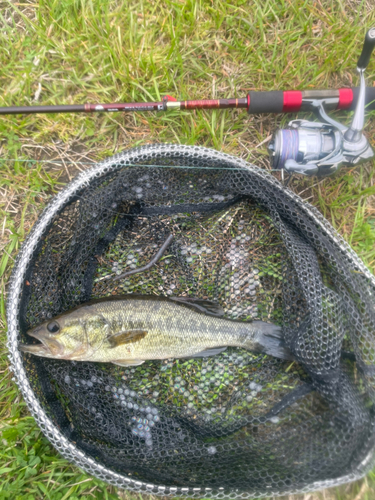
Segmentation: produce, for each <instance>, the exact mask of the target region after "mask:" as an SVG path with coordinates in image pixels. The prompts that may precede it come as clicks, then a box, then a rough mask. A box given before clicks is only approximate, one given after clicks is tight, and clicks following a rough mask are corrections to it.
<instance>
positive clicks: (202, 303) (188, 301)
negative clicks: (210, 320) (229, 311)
mask: <svg viewBox="0 0 375 500" xmlns="http://www.w3.org/2000/svg"><path fill="white" fill-rule="evenodd" d="M170 300H173V301H175V302H179V303H180V304H183V305H185V306H190V307H191V308H193V309H196V310H198V311H200V312H204V313H205V314H209V315H210V316H219V317H220V316H223V315H224V309H223V308H222V307H221V306H220V305H219V304H217V303H216V302H212V301H211V300H206V299H194V298H192V297H170Z"/></svg>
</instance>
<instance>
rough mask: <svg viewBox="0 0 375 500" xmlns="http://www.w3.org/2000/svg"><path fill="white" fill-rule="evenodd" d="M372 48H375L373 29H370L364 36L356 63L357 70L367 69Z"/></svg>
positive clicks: (374, 29) (374, 30) (374, 31)
mask: <svg viewBox="0 0 375 500" xmlns="http://www.w3.org/2000/svg"><path fill="white" fill-rule="evenodd" d="M374 47H375V28H371V29H369V30H368V32H367V33H366V36H365V41H364V43H363V48H362V53H361V55H360V56H359V59H358V63H357V68H358V70H365V69H366V68H367V66H368V63H369V62H370V57H371V54H372V51H373V49H374Z"/></svg>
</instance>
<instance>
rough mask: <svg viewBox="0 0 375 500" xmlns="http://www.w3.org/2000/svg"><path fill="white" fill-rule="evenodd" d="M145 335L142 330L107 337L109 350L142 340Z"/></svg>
mask: <svg viewBox="0 0 375 500" xmlns="http://www.w3.org/2000/svg"><path fill="white" fill-rule="evenodd" d="M146 335H147V332H146V331H144V330H129V331H124V332H118V333H116V334H115V335H111V336H110V337H108V339H107V340H108V342H109V343H110V345H111V348H114V347H118V346H119V345H124V344H132V343H133V342H138V341H139V340H142V339H143V338H145V337H146Z"/></svg>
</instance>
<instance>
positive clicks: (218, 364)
mask: <svg viewBox="0 0 375 500" xmlns="http://www.w3.org/2000/svg"><path fill="white" fill-rule="evenodd" d="M169 234H173V235H174V239H173V242H172V244H171V245H170V246H169V247H168V249H167V250H166V252H165V254H164V255H163V257H162V259H161V260H159V261H158V262H157V263H156V264H155V265H153V266H152V267H150V268H149V269H146V270H145V271H143V272H139V273H135V274H132V275H129V276H127V277H125V278H121V279H118V280H115V279H114V278H116V277H118V276H119V275H121V274H122V273H124V272H125V271H130V270H137V268H141V267H143V266H145V265H147V264H148V263H149V262H150V260H151V259H152V258H153V256H154V255H155V253H156V252H157V250H158V249H159V248H160V246H161V245H162V244H163V243H164V242H165V240H166V238H167V237H168V235H169ZM374 292H375V285H374V280H373V278H372V276H371V275H370V274H369V272H368V271H367V270H366V269H365V268H364V266H363V265H362V263H361V262H360V261H359V259H358V258H357V257H356V255H355V254H354V253H353V252H352V251H351V250H350V249H349V247H347V246H346V244H345V243H344V242H343V241H342V240H341V238H340V237H339V236H338V235H337V234H336V233H335V232H334V230H333V229H332V228H331V227H330V226H329V224H328V223H326V222H325V221H324V220H322V218H321V217H320V216H319V215H318V214H317V213H316V212H315V211H314V210H313V209H312V208H311V207H310V206H308V205H307V204H304V203H303V202H302V201H301V200H300V199H299V198H298V197H296V196H295V195H293V194H292V193H291V192H290V191H288V190H285V189H283V188H282V187H281V186H280V184H279V183H278V182H277V181H276V180H275V179H273V178H272V177H271V176H270V175H267V174H266V173H265V172H262V171H260V170H259V169H256V168H255V167H252V166H251V165H248V164H246V163H245V162H243V161H240V160H238V159H235V158H232V157H230V156H228V155H223V154H220V153H216V152H212V151H210V150H207V149H204V148H196V147H194V148H189V147H173V146H152V147H144V148H139V149H136V150H131V151H130V152H128V153H125V154H123V155H119V156H116V157H113V158H111V159H109V160H107V162H104V163H103V164H101V165H99V166H97V167H96V168H94V169H91V170H90V171H88V172H85V173H84V174H81V176H79V178H78V179H77V180H76V181H74V182H73V183H72V184H71V185H69V186H68V187H67V188H66V189H65V190H64V191H63V192H62V193H60V194H59V195H58V197H57V198H55V199H54V201H52V203H51V204H50V206H49V207H48V208H47V210H46V211H45V212H44V213H43V214H42V216H41V218H40V222H39V225H38V224H37V226H36V227H35V228H34V231H33V232H32V234H31V235H30V236H29V239H28V240H27V242H26V243H25V245H24V248H23V250H22V251H21V253H20V255H19V257H18V260H17V263H16V266H15V271H14V273H13V282H12V289H11V292H10V301H9V305H8V318H9V325H10V328H9V332H10V333H9V335H10V350H11V360H12V363H13V366H14V369H15V370H17V374H18V380H19V383H20V387H21V389H22V391H23V393H24V395H25V397H26V400H27V402H28V404H29V407H30V409H31V411H32V412H33V414H34V415H35V416H36V418H37V420H38V421H39V423H40V425H41V427H42V429H43V430H44V432H45V433H46V435H47V436H48V437H49V438H50V440H51V442H53V443H54V444H55V446H57V448H58V449H59V450H60V451H61V452H62V453H63V454H64V455H65V456H67V457H68V458H69V459H71V460H73V461H75V462H76V463H77V464H78V465H80V466H81V467H83V468H85V469H86V470H87V471H89V472H90V473H93V474H95V475H97V476H99V477H102V478H104V479H106V480H107V481H109V482H112V483H113V484H117V485H118V486H125V487H128V488H133V489H137V488H138V489H141V490H142V489H143V490H147V491H151V492H153V493H162V494H171V493H176V492H177V493H178V494H181V493H185V494H188V495H189V496H194V495H195V496H196V495H198V496H205V495H208V496H210V497H212V496H216V497H231V498H235V497H239V496H241V497H243V498H250V497H252V498H255V497H259V496H267V495H270V494H274V495H276V494H284V493H288V492H297V491H307V490H311V489H316V488H318V487H323V486H327V485H331V484H338V483H340V482H343V481H348V480H352V479H355V478H356V477H360V476H361V475H363V474H364V473H365V472H366V471H367V470H368V468H369V467H370V466H371V465H372V464H373V459H372V455H373V447H374V436H375V432H374V427H373V423H374V412H373V403H374V375H375V371H374V332H375V307H374V305H375V298H374V297H375V294H374ZM135 293H136V294H143V295H162V296H166V297H173V296H178V297H181V296H187V297H194V298H200V299H208V300H211V301H213V302H216V303H218V304H220V305H221V306H222V308H223V309H224V317H225V318H230V319H233V320H236V321H239V322H240V321H247V322H248V321H252V320H262V321H267V322H273V323H276V324H278V325H282V327H283V335H284V338H285V342H286V343H287V345H288V346H289V348H290V349H291V350H292V352H293V353H294V356H295V361H283V360H280V359H276V358H273V357H272V356H267V355H264V354H254V353H252V352H250V351H247V350H244V349H240V348H227V349H226V350H225V351H223V352H221V353H220V354H217V355H216V356H211V357H206V358H192V359H166V360H162V361H147V362H145V363H144V364H142V365H141V366H138V367H129V368H126V367H120V366H116V365H113V364H108V363H89V362H75V361H60V360H53V359H46V358H38V357H36V356H33V355H29V354H25V355H23V356H21V355H20V353H19V351H18V342H19V340H20V339H21V340H22V341H24V342H30V338H28V337H27V335H26V330H27V329H28V328H30V327H33V326H35V325H37V324H39V323H41V322H42V321H45V320H46V319H48V318H53V317H54V316H56V315H57V314H60V313H62V312H65V311H68V310H70V309H71V308H72V307H74V306H77V305H79V304H81V303H84V302H86V301H88V300H90V299H92V298H104V297H108V296H111V295H122V294H135ZM17 304H18V305H17ZM13 327H14V336H13V337H12V331H13V330H12V328H13ZM64 443H65V444H64ZM67 443H69V445H67ZM103 471H105V472H103ZM147 485H148V486H147Z"/></svg>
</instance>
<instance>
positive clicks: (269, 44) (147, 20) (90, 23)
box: [0, 0, 375, 500]
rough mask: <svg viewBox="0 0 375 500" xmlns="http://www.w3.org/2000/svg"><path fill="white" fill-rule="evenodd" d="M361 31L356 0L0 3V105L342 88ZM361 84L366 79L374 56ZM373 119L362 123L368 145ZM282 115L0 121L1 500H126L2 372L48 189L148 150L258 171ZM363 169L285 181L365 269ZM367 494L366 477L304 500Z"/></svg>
mask: <svg viewBox="0 0 375 500" xmlns="http://www.w3.org/2000/svg"><path fill="white" fill-rule="evenodd" d="M374 24H375V12H374V9H373V2H372V1H371V0H368V1H365V0H358V1H357V0H350V1H349V0H346V1H344V0H335V1H333V0H332V1H327V0H320V1H318V2H312V1H310V0H293V1H289V0H278V1H270V0H268V1H267V0H246V1H243V0H235V1H233V2H223V1H217V2H211V1H208V0H207V1H199V0H198V1H193V0H191V1H170V0H166V1H158V0H154V1H150V0H147V1H139V0H137V1H135V0H130V1H128V2H120V1H113V0H112V1H109V0H91V1H89V0H87V1H85V0H39V2H37V1H36V2H35V3H30V2H28V1H26V0H25V1H23V2H10V1H3V2H0V28H1V29H0V64H1V69H0V88H1V95H0V106H9V105H28V104H38V103H39V104H59V103H66V104H70V103H84V102H92V103H94V102H113V101H130V100H139V101H145V100H154V99H160V96H162V95H163V94H171V95H175V96H176V97H181V98H210V97H232V96H233V97H237V96H238V97H242V96H244V95H245V94H246V92H247V91H249V90H251V89H256V90H271V89H273V90H275V89H288V88H294V89H298V88H300V89H303V88H338V87H340V86H345V85H346V86H350V85H357V84H358V80H357V76H356V72H355V66H356V61H357V58H358V56H359V54H360V51H361V45H362V40H363V37H364V34H365V31H366V29H368V28H369V27H370V26H373V25H374ZM367 82H368V85H370V86H373V85H375V61H374V58H373V59H372V61H371V63H370V66H369V68H368V71H367ZM38 94H39V97H38ZM35 96H37V97H38V101H35V102H34V101H33V100H34V98H35ZM374 116H375V115H374V113H371V114H370V115H369V117H368V121H367V126H366V131H367V135H368V137H369V138H371V137H372V136H373V133H374V131H375V120H374ZM303 117H308V115H306V116H303ZM336 118H337V119H340V120H344V119H346V120H348V119H349V116H348V114H345V113H336ZM289 119H290V118H289V117H278V116H263V117H258V116H256V117H255V116H248V115H246V113H245V112H238V111H213V112H193V113H191V112H182V113H179V112H170V113H168V114H160V115H151V114H146V113H145V114H137V115H135V114H128V115H124V114H106V115H104V114H101V115H79V114H77V115H74V114H72V115H44V116H43V115H39V116H38V115H34V116H31V115H30V116H4V117H1V119H0V140H1V143H0V197H1V198H0V199H1V203H0V219H1V220H0V251H1V260H0V286H1V290H2V295H1V300H0V312H1V325H0V327H1V328H2V330H1V345H2V353H1V356H0V372H1V373H0V419H1V420H0V428H1V430H2V436H1V444H0V462H1V467H0V475H1V486H0V499H2V498H11V499H17V500H26V499H29V498H30V499H31V498H33V499H34V498H36V499H42V498H43V499H44V498H47V499H51V500H65V499H67V498H69V499H70V500H72V499H75V498H109V499H114V498H119V495H121V496H120V498H132V499H133V498H135V496H134V495H131V494H122V493H118V492H117V491H116V490H115V489H114V488H112V487H109V486H108V485H106V484H105V483H103V482H101V481H99V480H96V479H93V478H90V477H89V476H87V475H85V474H83V473H82V472H80V471H79V470H78V469H77V468H76V467H73V466H71V465H70V464H69V463H68V462H66V461H65V460H63V459H62V458H61V457H60V456H59V455H58V454H57V453H56V452H55V451H54V450H53V448H52V446H51V445H50V444H49V443H48V441H47V440H46V439H45V438H44V437H43V436H42V434H41V433H40V431H39V429H38V428H37V426H36V424H35V422H34V420H33V419H32V418H31V417H30V416H29V414H28V411H27V409H26V407H25V404H24V402H23V400H22V398H21V396H20V395H19V391H18V389H17V387H16V386H15V384H14V382H12V375H11V374H10V373H9V371H8V369H7V367H8V364H7V358H6V346H5V339H6V337H5V329H6V324H5V314H4V301H5V298H6V289H5V287H6V283H7V280H8V278H9V274H10V270H11V267H12V264H13V259H14V256H15V255H16V253H17V251H18V250H19V248H20V244H21V242H22V241H23V239H24V237H25V235H26V234H27V233H28V232H29V230H30V228H31V227H32V225H33V224H34V222H35V220H36V219H37V216H38V214H39V213H40V211H41V210H42V208H43V207H44V206H45V204H46V203H47V201H48V199H49V198H50V196H51V195H52V194H53V193H54V192H55V191H56V190H58V189H59V188H61V187H62V185H64V184H65V183H66V182H67V181H69V180H70V179H71V178H72V177H74V175H76V174H77V173H78V172H79V170H83V169H85V168H87V166H88V165H87V163H89V162H91V161H97V160H99V159H102V158H105V157H106V156H109V155H112V154H113V153H115V152H117V151H123V150H124V149H126V148H127V147H133V146H136V145H139V144H147V143H152V142H175V143H183V144H200V145H205V146H208V147H212V148H215V149H219V150H223V151H225V152H228V153H231V154H234V155H236V156H240V157H243V158H245V159H247V160H249V161H251V162H254V163H256V164H258V165H259V166H263V167H264V168H269V166H268V160H267V158H266V157H265V153H266V149H265V147H266V143H264V142H263V141H265V140H266V139H267V138H268V137H269V135H270V134H271V132H272V131H273V129H274V128H275V127H276V126H279V125H280V124H285V123H287V121H288V120H289ZM261 143H263V144H261ZM52 158H53V159H57V160H58V161H59V162H58V163H57V162H51V161H50V160H51V159H52ZM25 160H27V161H25ZM40 160H43V161H40ZM374 175H375V166H374V163H373V162H372V163H367V164H364V165H363V166H361V167H360V168H357V169H353V170H351V171H349V172H347V173H345V172H341V173H339V175H337V176H336V177H334V178H332V179H324V180H321V181H318V180H316V179H313V180H307V179H301V178H299V177H298V178H297V177H295V178H293V179H292V181H291V184H290V187H291V188H292V189H293V190H294V191H295V192H297V193H301V195H302V197H303V198H304V199H307V200H308V201H309V202H310V203H312V204H314V205H315V206H316V207H317V208H318V209H319V210H320V211H321V212H322V213H323V214H324V216H325V217H327V218H328V219H329V220H330V221H331V222H332V224H333V225H334V226H335V227H336V228H337V229H338V230H339V231H340V233H341V234H342V235H343V236H344V238H345V239H346V240H347V241H348V242H349V243H350V244H351V246H352V247H353V248H354V249H355V250H356V251H357V252H358V253H359V255H360V256H361V258H362V259H363V261H364V262H365V264H366V265H367V266H368V267H369V268H370V269H371V271H372V272H374V271H375V201H374V200H375V184H374V180H373V179H374V178H375V177H374ZM269 264H270V265H269V268H270V269H271V267H272V264H273V263H272V262H270V263H269ZM272 272H273V271H272ZM323 495H324V496H323ZM374 496H375V473H372V474H369V476H368V478H367V479H366V480H363V481H359V482H357V483H354V484H352V485H347V486H343V487H341V488H337V489H333V490H330V491H327V492H325V493H324V494H323V493H321V494H314V495H312V496H311V500H312V499H314V500H315V499H318V498H326V499H329V500H333V499H335V500H349V499H350V500H352V499H354V498H355V500H365V499H368V500H370V499H371V498H374ZM301 498H302V497H301ZM306 498H309V497H308V496H306Z"/></svg>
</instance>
